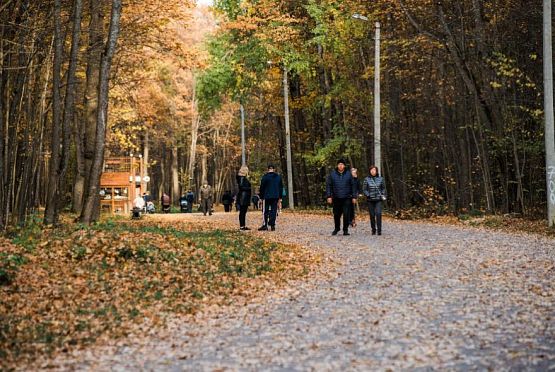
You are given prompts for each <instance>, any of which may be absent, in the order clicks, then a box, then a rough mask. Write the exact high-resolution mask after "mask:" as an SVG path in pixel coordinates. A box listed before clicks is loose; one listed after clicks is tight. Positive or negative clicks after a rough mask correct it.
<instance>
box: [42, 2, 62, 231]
mask: <svg viewBox="0 0 555 372" xmlns="http://www.w3.org/2000/svg"><path fill="white" fill-rule="evenodd" d="M61 7H62V6H61V0H55V1H54V66H53V70H54V73H53V77H52V78H53V80H52V139H51V147H50V151H51V156H50V168H49V170H48V194H47V196H46V210H45V212H44V223H45V224H46V225H51V224H54V223H56V222H57V219H58V210H57V205H58V204H57V203H58V199H59V197H60V196H59V190H58V186H59V179H60V175H59V173H58V171H59V166H60V145H61V143H60V130H61V128H60V125H61V97H60V85H61V69H62V57H63V56H62V54H63V45H62V25H61V20H60V17H61Z"/></svg>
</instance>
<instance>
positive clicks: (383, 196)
mask: <svg viewBox="0 0 555 372" xmlns="http://www.w3.org/2000/svg"><path fill="white" fill-rule="evenodd" d="M371 180H372V182H373V183H374V186H376V189H377V190H378V193H379V194H380V199H381V200H382V201H386V200H387V198H386V197H385V195H384V194H382V192H381V191H380V188H379V187H378V185H377V184H376V180H375V179H373V178H371Z"/></svg>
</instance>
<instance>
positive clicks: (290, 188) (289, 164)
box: [283, 66, 295, 210]
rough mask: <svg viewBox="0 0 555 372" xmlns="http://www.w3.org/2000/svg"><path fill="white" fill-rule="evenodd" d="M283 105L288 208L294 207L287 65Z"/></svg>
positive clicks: (284, 77)
mask: <svg viewBox="0 0 555 372" xmlns="http://www.w3.org/2000/svg"><path fill="white" fill-rule="evenodd" d="M283 106H284V109H285V147H286V150H287V151H286V152H287V196H288V197H289V208H291V210H293V209H295V199H294V198H293V165H292V160H291V131H290V130H289V81H288V78H287V67H286V66H283Z"/></svg>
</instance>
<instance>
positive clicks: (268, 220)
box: [258, 164, 283, 231]
mask: <svg viewBox="0 0 555 372" xmlns="http://www.w3.org/2000/svg"><path fill="white" fill-rule="evenodd" d="M275 170H276V169H275V167H274V165H273V164H269V165H268V172H267V173H266V174H265V175H264V176H263V177H262V180H261V181H260V199H261V200H262V201H263V206H264V223H263V224H262V226H261V227H260V228H259V229H258V230H259V231H265V230H268V226H269V228H270V229H271V230H272V231H274V230H275V229H276V217H277V210H278V206H279V204H280V203H281V190H283V180H282V178H281V176H280V175H279V174H277V173H276V171H275Z"/></svg>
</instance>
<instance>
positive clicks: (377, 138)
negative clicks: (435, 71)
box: [374, 22, 383, 173]
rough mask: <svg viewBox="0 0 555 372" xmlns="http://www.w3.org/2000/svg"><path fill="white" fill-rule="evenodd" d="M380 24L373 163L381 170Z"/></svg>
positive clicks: (376, 41) (378, 24)
mask: <svg viewBox="0 0 555 372" xmlns="http://www.w3.org/2000/svg"><path fill="white" fill-rule="evenodd" d="M380 31H381V29H380V22H376V38H375V39H376V40H375V43H376V44H375V52H376V55H375V61H374V161H375V162H376V166H377V167H378V169H379V170H380V172H382V173H383V170H382V128H381V120H380V116H381V111H380V107H381V93H380Z"/></svg>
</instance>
